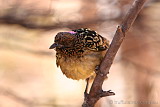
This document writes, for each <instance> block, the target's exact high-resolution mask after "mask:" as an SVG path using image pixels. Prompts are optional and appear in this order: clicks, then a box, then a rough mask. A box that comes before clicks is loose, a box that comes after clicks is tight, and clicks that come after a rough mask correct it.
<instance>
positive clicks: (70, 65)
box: [50, 28, 109, 80]
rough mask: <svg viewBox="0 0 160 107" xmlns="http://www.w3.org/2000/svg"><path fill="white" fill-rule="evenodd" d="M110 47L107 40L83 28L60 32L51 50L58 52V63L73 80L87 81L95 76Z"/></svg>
mask: <svg viewBox="0 0 160 107" xmlns="http://www.w3.org/2000/svg"><path fill="white" fill-rule="evenodd" d="M108 47H109V42H108V40H107V39H105V38H104V37H102V36H101V35H99V34H98V33H96V32H95V31H93V30H90V29H87V28H81V29H76V30H72V31H69V32H59V33H58V34H57V35H56V37H55V41H54V44H52V45H51V47H50V49H53V48H55V50H56V63H57V66H60V68H61V70H62V72H63V73H64V74H65V75H66V76H67V77H68V78H71V79H75V80H79V79H86V78H88V77H90V76H91V75H93V74H94V70H95V67H96V66H97V65H99V64H100V62H101V60H102V58H103V57H104V55H105V53H106V50H107V49H108Z"/></svg>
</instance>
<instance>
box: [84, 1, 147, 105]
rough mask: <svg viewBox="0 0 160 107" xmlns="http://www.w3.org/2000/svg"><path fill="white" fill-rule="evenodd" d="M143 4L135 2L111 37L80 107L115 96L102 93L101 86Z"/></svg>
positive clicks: (105, 92)
mask: <svg viewBox="0 0 160 107" xmlns="http://www.w3.org/2000/svg"><path fill="white" fill-rule="evenodd" d="M145 2H146V0H135V1H134V3H133V4H132V6H131V8H130V9H129V11H128V13H127V15H126V16H125V18H124V19H123V21H122V23H121V24H120V26H118V28H117V31H116V33H115V35H114V37H113V40H112V43H111V45H110V47H109V49H108V51H107V53H106V55H105V57H104V59H103V61H102V62H101V64H100V68H99V72H98V73H97V75H96V77H95V79H94V82H93V84H92V86H91V89H90V92H89V94H88V95H87V96H85V99H84V102H83V105H82V107H94V105H95V104H96V102H97V101H98V100H99V99H100V98H102V97H105V96H110V95H115V94H114V92H111V91H103V90H102V84H103V81H104V80H105V78H106V77H107V74H108V73H109V70H110V67H111V65H112V63H113V60H114V57H115V55H116V53H117V51H118V49H119V47H120V45H121V44H122V42H123V40H124V38H125V34H126V32H127V31H128V30H129V28H130V27H131V26H132V24H133V22H134V21H135V19H136V17H137V15H138V14H139V12H140V10H141V9H142V7H143V5H144V3H145Z"/></svg>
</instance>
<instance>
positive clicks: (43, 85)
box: [0, 0, 160, 107]
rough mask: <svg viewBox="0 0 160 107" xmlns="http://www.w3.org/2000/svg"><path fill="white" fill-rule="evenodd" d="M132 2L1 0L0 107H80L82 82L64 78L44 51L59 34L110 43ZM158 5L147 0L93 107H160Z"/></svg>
mask: <svg viewBox="0 0 160 107" xmlns="http://www.w3.org/2000/svg"><path fill="white" fill-rule="evenodd" d="M132 2H133V0H34V1H33V0H0V7H1V8H0V107H80V106H81V104H82V102H83V92H84V89H85V85H86V83H85V81H84V80H79V81H74V80H71V79H68V78H66V77H65V76H64V75H63V74H62V72H61V71H60V69H59V68H57V67H56V63H55V51H54V50H49V49H48V48H49V46H50V45H51V44H52V43H53V41H54V36H55V35H56V33H57V32H60V31H69V30H72V29H77V28H82V27H84V28H90V29H93V30H96V31H97V32H98V33H99V34H101V35H102V36H104V37H106V38H108V39H109V40H110V41H111V40H112V37H113V35H114V33H115V30H116V28H117V26H118V25H119V23H120V22H121V20H122V19H123V17H124V15H125V14H126V12H127V10H128V9H129V8H130V6H131V3H132ZM159 10H160V1H159V0H149V1H148V2H147V3H146V4H145V6H144V8H143V10H142V11H141V13H140V14H139V16H138V18H137V19H136V21H135V23H134V25H133V27H132V28H131V29H130V31H129V32H128V33H127V36H126V38H125V40H124V42H123V44H122V46H121V48H120V50H119V52H118V54H117V56H116V59H115V61H114V64H113V65H112V67H111V70H110V74H109V75H108V77H109V78H108V80H106V81H105V82H104V85H103V89H104V90H112V91H113V92H115V93H116V95H115V96H110V97H106V98H103V99H101V100H100V101H99V102H98V103H97V105H96V106H97V107H160V85H159V82H160V58H159V56H160V48H159V47H160V11H159Z"/></svg>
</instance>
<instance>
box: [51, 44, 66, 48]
mask: <svg viewBox="0 0 160 107" xmlns="http://www.w3.org/2000/svg"><path fill="white" fill-rule="evenodd" d="M56 47H58V48H61V47H63V45H59V44H57V43H54V44H52V45H51V46H50V47H49V49H54V48H56Z"/></svg>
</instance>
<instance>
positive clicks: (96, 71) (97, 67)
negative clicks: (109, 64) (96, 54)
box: [95, 65, 100, 74]
mask: <svg viewBox="0 0 160 107" xmlns="http://www.w3.org/2000/svg"><path fill="white" fill-rule="evenodd" d="M99 68H100V66H99V65H97V66H96V67H95V73H96V74H98V71H99Z"/></svg>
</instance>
